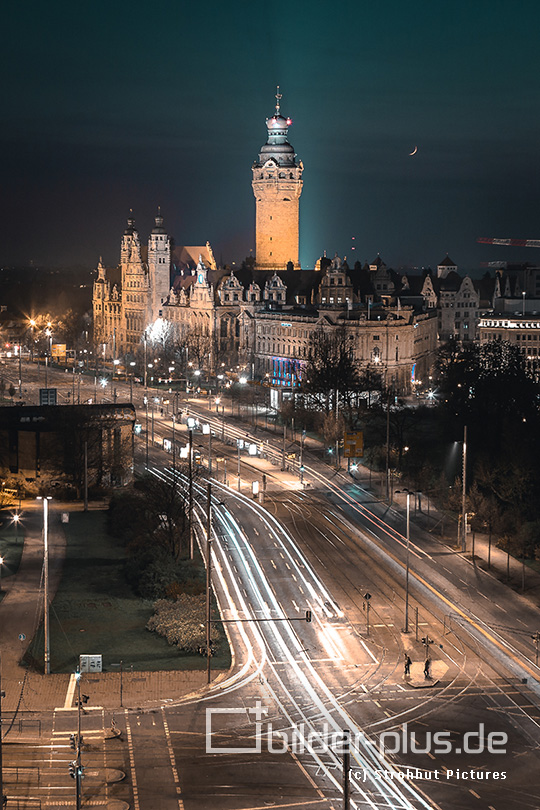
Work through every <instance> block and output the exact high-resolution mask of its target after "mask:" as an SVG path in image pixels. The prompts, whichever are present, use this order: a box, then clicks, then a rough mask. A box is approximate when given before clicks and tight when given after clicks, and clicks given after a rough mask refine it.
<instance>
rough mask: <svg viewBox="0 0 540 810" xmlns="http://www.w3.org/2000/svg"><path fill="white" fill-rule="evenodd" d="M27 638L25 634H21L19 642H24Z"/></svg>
mask: <svg viewBox="0 0 540 810" xmlns="http://www.w3.org/2000/svg"><path fill="white" fill-rule="evenodd" d="M25 638H26V636H25V635H24V633H19V641H24V640H25Z"/></svg>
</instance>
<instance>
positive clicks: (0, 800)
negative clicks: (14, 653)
mask: <svg viewBox="0 0 540 810" xmlns="http://www.w3.org/2000/svg"><path fill="white" fill-rule="evenodd" d="M0 655H1V654H0ZM3 697H4V692H2V664H1V659H0V805H1V806H2V808H4V807H6V805H7V796H6V795H5V793H4V771H3V758H2V698H3Z"/></svg>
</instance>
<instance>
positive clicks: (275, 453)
mask: <svg viewBox="0 0 540 810" xmlns="http://www.w3.org/2000/svg"><path fill="white" fill-rule="evenodd" d="M193 413H195V412H193ZM199 418H201V419H202V418H203V417H202V416H200V417H199ZM204 418H205V419H206V417H204ZM207 421H208V422H210V421H211V420H210V419H207ZM214 429H215V430H216V431H217V430H218V429H219V430H221V420H220V421H218V420H215V426H214ZM227 433H228V435H230V436H231V437H232V438H242V439H245V438H246V436H248V438H249V434H248V433H246V431H245V430H244V431H242V430H240V429H239V428H235V427H234V426H230V425H228V426H227ZM251 440H252V441H257V439H256V438H255V437H252V439H251ZM264 452H265V454H266V455H267V456H268V457H270V458H272V459H273V460H274V461H276V462H281V455H282V451H281V450H278V449H276V448H274V447H272V446H271V445H269V444H268V445H265V449H264ZM307 476H311V477H312V478H314V479H316V481H318V482H319V483H320V484H322V485H323V486H324V487H325V488H327V489H331V490H333V491H334V493H335V494H336V495H337V496H338V497H339V498H341V499H342V500H344V501H345V502H346V503H347V505H348V506H350V507H351V508H352V509H353V510H354V511H356V512H359V513H360V514H361V515H362V516H363V517H364V518H365V519H366V520H368V521H369V522H370V523H372V524H373V525H374V527H375V528H377V529H379V530H382V531H383V532H384V533H385V534H387V535H388V537H389V539H391V540H394V541H395V542H397V543H398V544H399V545H401V546H402V547H405V546H406V543H407V540H406V537H405V535H403V534H401V532H399V531H398V530H397V529H394V527H393V526H390V524H388V523H386V522H385V521H384V520H383V518H380V517H379V516H378V515H376V514H375V513H374V512H371V511H370V510H369V509H367V507H365V506H364V505H363V504H361V503H359V502H358V501H356V500H355V499H354V498H351V496H350V495H348V494H347V492H345V491H344V490H343V489H342V488H341V487H339V486H337V485H336V484H334V483H333V482H332V481H329V480H328V479H327V478H326V477H325V476H324V475H323V474H322V473H320V472H318V471H317V470H316V469H314V468H313V467H309V466H307V465H306V464H304V479H305V478H307ZM409 548H410V553H411V554H418V555H419V556H421V557H429V555H428V554H427V553H426V552H425V551H424V550H423V549H422V548H421V547H420V546H418V545H416V543H414V542H413V541H412V540H411V541H410V544H409Z"/></svg>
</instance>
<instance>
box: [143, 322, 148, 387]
mask: <svg viewBox="0 0 540 810" xmlns="http://www.w3.org/2000/svg"><path fill="white" fill-rule="evenodd" d="M143 341H144V393H145V394H148V369H147V366H146V344H147V342H148V338H147V335H146V332H145V333H144V334H143Z"/></svg>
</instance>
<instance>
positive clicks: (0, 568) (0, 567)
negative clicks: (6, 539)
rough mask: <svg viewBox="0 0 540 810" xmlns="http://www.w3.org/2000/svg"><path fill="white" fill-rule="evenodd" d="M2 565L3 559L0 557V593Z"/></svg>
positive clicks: (0, 589)
mask: <svg viewBox="0 0 540 810" xmlns="http://www.w3.org/2000/svg"><path fill="white" fill-rule="evenodd" d="M3 564H4V558H3V557H0V593H2V566H3Z"/></svg>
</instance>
